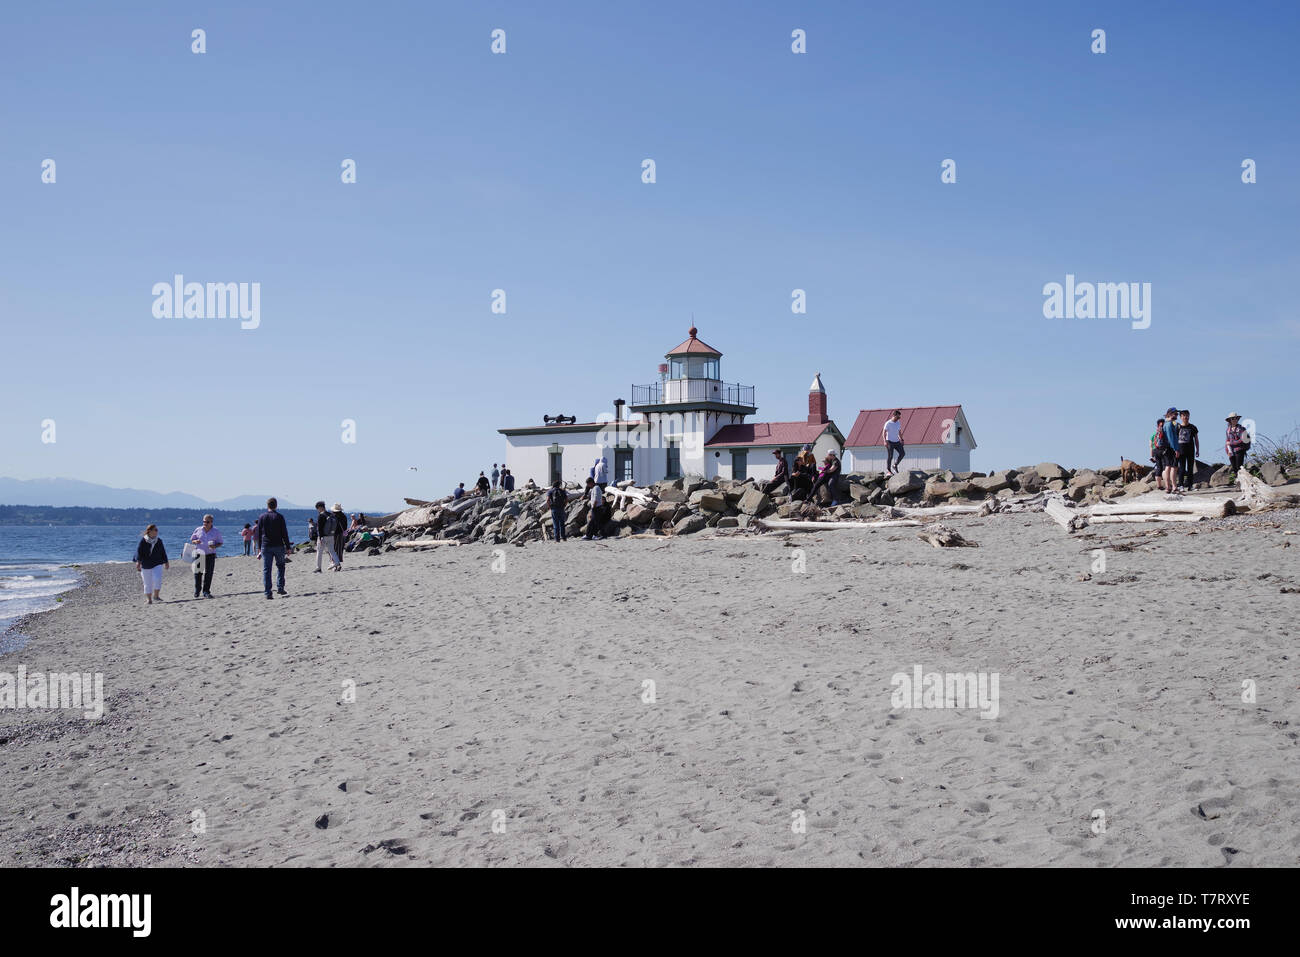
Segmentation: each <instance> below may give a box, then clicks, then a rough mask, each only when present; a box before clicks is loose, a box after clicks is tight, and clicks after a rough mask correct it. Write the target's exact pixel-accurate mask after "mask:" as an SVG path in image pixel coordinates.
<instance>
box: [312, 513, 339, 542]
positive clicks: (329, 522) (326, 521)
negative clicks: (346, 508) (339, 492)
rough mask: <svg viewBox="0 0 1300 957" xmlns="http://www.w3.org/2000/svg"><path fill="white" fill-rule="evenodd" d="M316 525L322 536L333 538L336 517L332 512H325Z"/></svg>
mask: <svg viewBox="0 0 1300 957" xmlns="http://www.w3.org/2000/svg"><path fill="white" fill-rule="evenodd" d="M316 527H317V529H319V530H320V535H321V537H322V538H333V537H334V536H335V535H336V534H337V533H338V528H339V525H338V519H336V518H335V517H334V513H333V512H326V513H325V517H324V518H323V519H321V521H320V524H319V525H317V526H316Z"/></svg>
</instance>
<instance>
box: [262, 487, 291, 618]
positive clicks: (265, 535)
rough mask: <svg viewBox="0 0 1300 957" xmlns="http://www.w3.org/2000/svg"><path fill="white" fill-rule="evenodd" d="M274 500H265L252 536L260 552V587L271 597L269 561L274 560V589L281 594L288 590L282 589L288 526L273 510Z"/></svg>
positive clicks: (288, 543)
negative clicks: (264, 505)
mask: <svg viewBox="0 0 1300 957" xmlns="http://www.w3.org/2000/svg"><path fill="white" fill-rule="evenodd" d="M275 507H276V501H275V499H274V498H268V499H267V500H266V511H265V512H263V513H262V515H261V517H260V518H259V519H258V520H257V530H256V532H255V533H254V535H253V538H254V539H255V540H256V542H257V550H258V551H259V552H261V554H262V587H263V588H264V589H265V590H266V597H267V598H270V597H271V562H272V561H274V562H275V570H276V591H278V592H279V593H280V594H281V595H286V594H288V592H286V591H285V590H284V556H285V552H286V551H288V549H289V548H290V542H289V526H288V525H287V524H286V523H285V520H284V516H283V515H281V514H280V513H279V512H277V511H276V510H275Z"/></svg>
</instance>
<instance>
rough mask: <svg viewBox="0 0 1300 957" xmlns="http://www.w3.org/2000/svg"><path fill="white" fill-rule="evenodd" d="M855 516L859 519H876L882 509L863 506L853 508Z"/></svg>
mask: <svg viewBox="0 0 1300 957" xmlns="http://www.w3.org/2000/svg"><path fill="white" fill-rule="evenodd" d="M853 514H854V515H856V516H857V517H858V518H875V517H876V516H878V515H879V514H880V509H879V508H877V507H876V506H874V505H868V504H865V503H864V504H862V505H855V506H854V507H853Z"/></svg>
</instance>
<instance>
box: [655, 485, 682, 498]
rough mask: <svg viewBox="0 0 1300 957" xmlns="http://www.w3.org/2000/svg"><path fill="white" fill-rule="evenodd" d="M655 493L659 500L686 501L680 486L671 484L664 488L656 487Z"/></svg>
mask: <svg viewBox="0 0 1300 957" xmlns="http://www.w3.org/2000/svg"><path fill="white" fill-rule="evenodd" d="M655 494H656V495H658V496H659V501H661V502H684V501H686V492H685V491H684V490H683V489H680V488H674V487H672V486H671V485H669V486H667V487H666V488H656V491H655Z"/></svg>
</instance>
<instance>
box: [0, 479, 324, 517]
mask: <svg viewBox="0 0 1300 957" xmlns="http://www.w3.org/2000/svg"><path fill="white" fill-rule="evenodd" d="M0 505H54V506H70V505H78V506H85V507H87V508H216V509H232V510H242V509H250V508H256V509H262V508H265V507H266V496H265V495H239V496H236V497H235V498H228V499H223V500H222V501H220V502H208V501H205V500H204V499H201V498H199V497H198V496H197V495H189V494H187V493H185V492H152V491H149V490H147V489H138V488H111V487H110V486H107V485H96V484H95V483H94V482H79V481H77V480H76V479H65V478H39V479H12V478H0ZM303 507H304V506H302V505H295V504H293V503H292V502H285V501H281V502H280V508H281V509H282V510H284V509H299V508H303Z"/></svg>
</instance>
